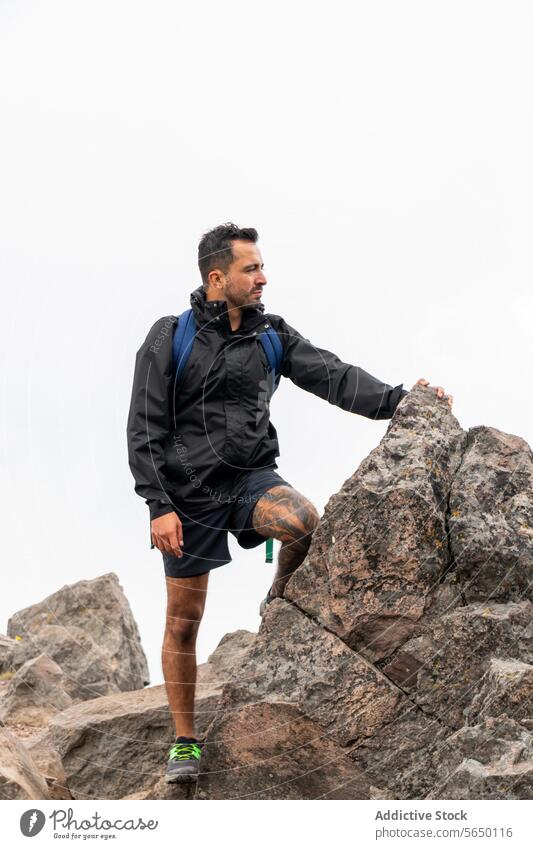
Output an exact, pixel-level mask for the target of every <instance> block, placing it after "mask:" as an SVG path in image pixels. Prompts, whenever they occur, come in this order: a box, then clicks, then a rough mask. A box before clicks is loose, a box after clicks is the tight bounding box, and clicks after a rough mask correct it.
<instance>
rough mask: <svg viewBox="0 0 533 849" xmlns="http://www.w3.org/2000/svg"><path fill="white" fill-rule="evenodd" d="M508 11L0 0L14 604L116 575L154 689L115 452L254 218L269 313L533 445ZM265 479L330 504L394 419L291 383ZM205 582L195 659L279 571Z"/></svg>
mask: <svg viewBox="0 0 533 849" xmlns="http://www.w3.org/2000/svg"><path fill="white" fill-rule="evenodd" d="M532 18H533V9H532V6H531V4H530V3H528V2H516V0H505V2H503V0H502V2H490V0H483V2H468V0H461V2H450V0H448V2H441V3H439V2H434V3H427V2H405V0H404V2H401V3H398V2H383V0H382V2H370V0H368V2H364V3H361V2H359V3H354V2H350V3H348V2H335V0H333V1H332V2H328V3H316V2H308V3H306V4H303V3H302V4H290V3H287V2H283V3H280V2H269V3H268V4H267V3H261V4H258V3H250V0H246V2H225V3H220V2H214V0H210V2H205V0H204V2H196V3H195V4H194V5H193V4H181V3H175V2H154V0H151V2H144V3H141V2H132V0H127V2H126V0H123V2H119V0H105V2H102V0H91V2H88V0H87V2H78V0H64V2H57V0H46V2H29V1H28V2H21V0H18V2H15V0H2V2H1V3H0V116H1V122H2V129H1V133H0V169H1V171H0V239H1V251H0V274H1V278H2V289H3V293H4V297H5V300H6V304H5V308H3V309H2V311H1V328H0V330H1V334H2V349H3V361H2V370H1V378H2V395H1V397H2V453H1V463H2V488H1V497H2V505H1V513H2V519H3V522H4V529H3V533H2V541H1V545H2V550H1V557H2V564H3V578H2V592H1V594H0V631H3V632H5V630H6V627H7V619H8V617H9V616H10V615H11V614H12V613H13V612H15V611H16V610H19V609H21V608H23V607H26V606H28V605H30V604H32V603H35V602H37V601H40V600H41V599H43V598H44V597H45V596H47V595H48V594H50V593H52V592H54V591H56V590H57V589H59V588H60V587H61V586H63V585H65V584H70V583H73V582H75V581H77V580H80V579H88V578H93V577H96V576H98V575H101V574H103V573H105V572H110V571H113V572H115V573H116V574H117V575H118V577H119V579H120V582H121V584H122V586H123V588H124V591H125V593H126V595H127V597H128V599H129V601H130V603H131V606H132V609H133V612H134V615H135V617H136V619H137V622H138V624H139V627H140V631H141V637H142V641H143V645H144V648H145V651H146V653H147V656H148V660H149V665H150V672H151V680H152V683H159V682H161V681H162V674H161V665H160V651H161V641H162V635H163V629H164V615H165V583H164V577H163V566H162V560H161V555H160V554H159V552H158V551H157V550H155V549H154V550H150V548H149V536H148V534H149V525H148V511H147V507H146V506H145V504H144V502H143V501H142V499H140V498H139V497H138V496H136V495H135V493H134V490H133V483H134V482H133V478H132V477H131V474H130V471H129V467H128V462H127V446H126V418H127V412H128V406H129V400H130V392H131V383H132V377H133V365H134V360H135V353H136V351H137V349H138V347H139V345H140V343H141V342H142V340H143V339H144V337H145V335H146V333H147V331H148V328H149V327H150V326H151V325H152V324H153V322H154V321H155V320H156V319H157V318H159V317H161V316H163V315H168V314H179V313H180V312H181V311H183V310H184V309H186V308H187V307H188V306H189V295H190V293H191V291H192V290H193V289H194V288H196V287H197V286H198V285H199V283H200V277H199V273H198V269H197V266H196V256H197V246H198V241H199V239H200V237H201V235H202V233H203V232H205V231H206V230H208V229H210V228H211V227H213V226H215V225H217V224H219V223H222V222H223V221H227V220H232V221H235V222H236V223H237V224H238V225H239V226H241V227H244V226H253V227H256V228H257V229H258V230H259V235H260V242H259V247H260V249H261V251H262V255H263V259H264V262H265V271H266V274H267V279H268V285H267V287H266V290H265V295H264V299H263V300H264V303H265V307H266V310H267V311H271V312H274V313H277V314H280V315H283V316H284V317H285V318H286V320H287V321H288V322H289V324H291V325H292V326H294V327H296V328H297V329H298V330H299V331H300V332H301V333H302V334H303V335H304V336H305V337H306V338H309V339H310V340H311V341H312V342H313V343H314V344H316V345H318V346H320V347H324V348H328V349H329V350H332V351H334V352H335V353H336V354H338V355H339V356H340V357H341V358H342V359H343V360H345V361H346V362H349V363H353V364H355V365H359V366H362V367H363V368H365V369H366V370H367V371H369V372H370V373H371V374H374V375H375V376H377V377H379V378H380V379H381V380H384V381H386V382H388V383H391V384H392V385H396V384H398V383H402V382H403V384H404V387H405V388H407V389H410V388H411V387H412V385H413V384H414V383H415V382H416V380H417V379H418V378H420V377H425V378H426V379H428V380H430V381H431V383H432V384H433V385H442V386H444V388H445V389H446V391H448V392H451V393H452V394H453V396H454V399H455V400H454V408H453V411H454V413H455V415H456V416H457V417H458V419H459V421H460V423H461V425H462V426H463V427H464V428H468V427H471V426H473V425H480V424H486V425H490V426H493V427H496V428H499V429H501V430H503V431H506V432H510V433H514V434H518V435H520V436H522V437H524V439H526V440H527V441H528V442H529V443H530V444H531V443H532V441H533V425H532V422H531V414H532V412H533V410H532V402H531V388H530V366H531V340H530V321H531V306H532V303H531V301H532V297H531V282H532V268H533V259H532V250H531V234H532V230H533V227H532V225H533V204H532V197H533V164H532V156H531V151H532V150H533V104H532V97H531V80H532V79H533V54H532V50H531V43H532V36H533V27H532V22H533V21H532ZM272 421H273V423H274V424H275V426H276V428H277V430H278V435H279V438H280V445H281V458H280V459H279V460H278V464H279V471H280V473H281V474H282V475H283V477H285V478H287V479H288V480H289V481H291V482H292V484H293V485H294V486H295V487H296V488H297V489H299V490H300V491H301V492H303V493H305V494H306V495H307V496H308V497H309V498H310V499H311V500H312V501H313V502H314V503H315V504H316V506H317V507H318V509H319V511H322V510H323V508H324V505H325V503H326V501H327V500H328V498H329V496H330V495H331V494H332V493H334V492H335V491H336V490H337V489H338V488H339V487H340V485H341V484H342V483H343V481H344V480H345V479H346V478H348V477H349V476H350V475H351V474H352V473H353V472H354V470H355V469H356V468H357V466H358V464H359V463H360V461H361V460H362V459H363V458H364V457H365V456H366V455H367V454H368V453H369V451H370V450H371V449H372V448H373V447H374V446H375V445H377V443H378V442H379V440H380V439H381V437H382V436H383V434H384V433H385V430H386V428H387V422H374V421H370V420H368V419H364V418H362V417H360V416H354V415H351V414H348V413H346V412H343V411H342V410H339V409H336V408H334V407H332V406H329V405H328V404H327V403H326V402H324V401H321V400H319V399H318V398H315V397H314V396H312V395H309V394H307V393H305V392H303V391H301V390H299V389H297V388H296V387H295V386H293V385H292V384H291V383H290V382H289V381H284V382H283V383H282V386H281V388H280V389H279V391H278V393H277V394H276V397H275V399H274V401H273V404H272ZM231 551H232V554H233V556H234V561H233V563H232V564H230V565H228V566H225V567H222V568H220V569H218V570H215V571H214V572H213V573H212V574H211V576H210V585H209V593H208V600H207V605H206V611H205V615H204V620H203V622H202V626H201V629H200V635H199V642H198V660H199V661H203V660H205V659H206V657H207V655H208V654H209V652H211V651H212V650H213V649H214V648H215V646H216V644H217V643H218V641H219V639H220V638H221V637H222V636H223V635H224V634H225V633H227V632H228V631H232V630H234V629H236V628H247V629H250V630H256V629H257V627H258V624H259V618H258V614H257V611H258V605H259V602H260V600H261V599H262V597H263V596H264V594H265V592H266V590H267V588H268V587H269V585H270V582H271V580H272V576H273V567H272V566H266V565H265V563H264V559H265V549H264V546H261V547H260V548H257V549H254V550H252V551H247V552H246V551H243V550H241V549H239V547H238V545H237V544H236V543H235V541H234V540H233V538H231Z"/></svg>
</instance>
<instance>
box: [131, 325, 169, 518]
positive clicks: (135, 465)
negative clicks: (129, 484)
mask: <svg viewBox="0 0 533 849" xmlns="http://www.w3.org/2000/svg"><path fill="white" fill-rule="evenodd" d="M176 324H177V318H176V317H175V316H166V317H164V318H160V319H159V320H158V321H156V322H155V324H154V325H153V327H151V328H150V331H149V333H148V336H147V337H146V339H145V341H144V342H143V344H142V345H141V347H140V348H139V350H138V351H137V357H136V360H135V373H134V377H133V389H132V393H131V403H130V410H129V414H128V425H127V435H128V460H129V466H130V469H131V473H132V475H133V477H134V479H135V492H136V493H137V494H138V495H140V496H141V497H142V498H144V499H146V503H147V504H148V507H149V508H150V520H152V519H156V518H158V517H159V516H164V515H165V514H166V513H172V512H173V511H174V507H173V506H172V500H171V498H170V496H169V494H168V493H169V491H170V487H169V483H168V480H167V479H166V477H165V474H164V471H163V468H164V443H165V440H166V437H167V436H168V432H169V429H170V390H171V386H172V376H173V375H172V372H173V365H172V339H173V335H174V330H175V328H176Z"/></svg>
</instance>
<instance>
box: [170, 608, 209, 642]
mask: <svg viewBox="0 0 533 849" xmlns="http://www.w3.org/2000/svg"><path fill="white" fill-rule="evenodd" d="M202 613H203V611H196V610H194V609H193V610H185V611H184V610H180V611H179V612H178V611H175V612H169V611H167V619H166V628H165V637H166V639H170V640H171V641H172V642H174V643H179V644H180V645H194V644H195V643H196V637H197V636H198V629H199V628H200V622H201V620H202Z"/></svg>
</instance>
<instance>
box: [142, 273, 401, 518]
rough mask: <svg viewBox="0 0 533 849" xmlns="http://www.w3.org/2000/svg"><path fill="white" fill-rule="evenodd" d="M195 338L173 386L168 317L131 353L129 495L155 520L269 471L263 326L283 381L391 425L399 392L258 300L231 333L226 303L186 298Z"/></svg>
mask: <svg viewBox="0 0 533 849" xmlns="http://www.w3.org/2000/svg"><path fill="white" fill-rule="evenodd" d="M190 303H191V307H192V309H193V311H194V315H195V319H196V326H197V335H196V338H195V341H194V344H193V347H192V350H191V354H190V356H189V360H188V362H187V366H186V368H185V372H184V377H183V379H182V382H181V384H180V386H179V387H176V385H175V379H174V368H173V361H172V339H173V335H174V331H175V330H176V326H177V321H178V319H177V317H176V316H166V317H164V318H160V319H159V320H158V321H156V322H155V324H154V325H153V327H152V328H151V329H150V331H149V333H148V336H147V337H146V339H145V341H144V343H143V344H142V345H141V347H140V348H139V350H138V352H137V358H136V362H135V375H134V379H133V390H132V396H131V404H130V410H129V416H128V425H127V435H128V457H129V465H130V469H131V472H132V474H133V477H134V478H135V491H136V492H137V493H138V495H140V496H141V497H142V498H144V499H146V503H147V504H148V506H149V508H150V518H151V519H154V518H157V517H158V516H163V515H165V513H170V512H172V511H173V509H174V507H173V505H180V506H184V505H185V504H190V503H191V499H194V503H195V504H198V505H199V506H200V505H203V504H208V503H209V502H211V501H212V500H213V498H220V497H225V496H226V495H230V494H231V489H232V481H233V480H234V479H235V476H236V475H238V474H239V473H242V472H244V471H246V470H250V469H262V468H274V469H275V468H277V464H276V457H279V446H278V440H277V434H276V430H275V428H274V426H273V424H272V423H271V421H270V415H269V405H270V398H271V397H272V390H273V383H272V380H271V379H270V376H269V374H268V363H267V359H266V356H265V353H264V351H263V347H262V345H261V343H260V341H259V338H258V334H259V333H260V332H261V330H263V329H264V328H265V327H266V326H267V325H269V324H270V325H271V326H272V327H273V328H274V329H275V330H276V331H277V333H278V335H279V338H280V341H281V343H282V346H283V351H284V356H283V368H282V375H283V377H288V378H290V379H291V380H292V382H293V383H295V384H296V386H299V387H300V388H301V389H305V390H307V391H308V392H312V393H313V394H314V395H318V397H319V398H323V399H324V400H325V401H328V402H329V403H330V404H334V405H335V406H337V407H341V408H342V409H343V410H347V411H348V412H351V413H358V414H359V415H362V416H366V417H367V418H370V419H390V418H391V417H392V415H393V413H394V411H395V409H396V407H397V405H398V403H399V402H400V400H401V399H402V398H403V397H404V396H405V395H407V391H406V390H405V389H403V384H400V385H399V386H395V387H392V386H389V384H387V383H382V382H381V381H380V380H378V379H377V378H375V377H372V375H370V374H368V372H366V371H364V370H363V369H362V368H359V367H358V366H353V365H349V364H348V363H343V362H342V361H341V360H340V359H339V358H338V357H337V356H336V355H335V354H332V353H331V352H330V351H326V350H324V349H323V348H317V347H316V346H315V345H313V344H312V343H311V342H310V341H309V340H308V339H305V338H304V337H303V336H302V335H301V334H300V333H298V331H297V330H295V329H294V328H293V327H291V326H290V325H288V324H287V323H286V322H285V320H284V319H283V318H281V316H279V315H272V314H271V313H267V314H265V312H264V306H263V304H261V303H260V304H257V305H253V306H250V307H247V308H245V309H244V310H243V312H242V322H241V326H240V327H239V329H238V330H236V331H232V329H231V325H230V322H229V315H228V312H227V307H226V302H225V301H206V299H205V293H204V291H203V289H202V287H201V286H200V287H199V288H198V289H196V290H195V291H194V292H192V294H191V299H190Z"/></svg>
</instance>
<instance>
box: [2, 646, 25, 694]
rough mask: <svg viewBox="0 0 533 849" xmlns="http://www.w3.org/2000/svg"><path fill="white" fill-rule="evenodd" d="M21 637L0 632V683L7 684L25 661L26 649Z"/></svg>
mask: <svg viewBox="0 0 533 849" xmlns="http://www.w3.org/2000/svg"><path fill="white" fill-rule="evenodd" d="M20 643H21V641H20V639H18V640H17V639H12V638H11V637H6V636H5V635H4V634H0V684H5V682H6V681H9V680H10V679H11V678H12V677H13V675H14V674H15V671H16V669H18V667H19V666H22V664H23V663H24V661H25V650H24V648H23V647H22V645H21V644H20Z"/></svg>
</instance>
